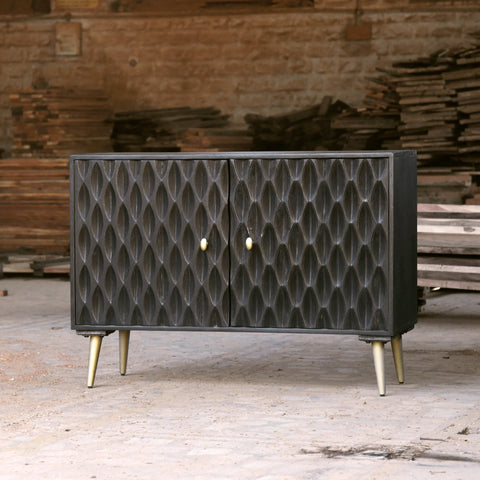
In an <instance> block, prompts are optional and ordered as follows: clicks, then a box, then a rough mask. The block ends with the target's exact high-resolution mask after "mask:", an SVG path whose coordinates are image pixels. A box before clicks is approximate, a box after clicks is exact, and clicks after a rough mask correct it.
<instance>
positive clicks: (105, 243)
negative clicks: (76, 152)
mask: <svg viewBox="0 0 480 480" xmlns="http://www.w3.org/2000/svg"><path fill="white" fill-rule="evenodd" d="M73 168H74V171H73V177H74V178H75V184H74V195H75V198H76V201H75V202H74V205H75V206H74V211H72V215H73V217H74V234H73V237H72V238H73V239H74V240H73V241H74V242H75V244H74V245H73V249H72V251H73V252H74V259H73V261H74V269H73V270H74V272H75V276H76V278H75V279H74V282H75V285H76V286H77V288H76V289H75V296H76V297H75V312H74V315H73V317H74V318H75V326H76V327H77V328H80V329H88V328H95V327H97V326H100V325H102V326H103V328H105V327H109V326H111V327H112V329H114V328H115V326H133V327H135V326H139V325H141V326H147V327H148V326H152V327H162V326H167V327H168V326H170V327H220V326H223V327H226V326H228V325H229V316H230V304H229V268H230V266H229V249H228V235H229V214H228V161H227V160H200V159H195V160H178V159H175V160H170V159H161V160H139V159H131V160H122V161H119V160H114V159H112V160H95V161H92V160H85V161H82V160H77V161H76V162H75V163H74V166H73ZM202 239H205V240H206V242H207V244H206V245H204V246H206V249H205V250H202V248H201V243H202Z"/></svg>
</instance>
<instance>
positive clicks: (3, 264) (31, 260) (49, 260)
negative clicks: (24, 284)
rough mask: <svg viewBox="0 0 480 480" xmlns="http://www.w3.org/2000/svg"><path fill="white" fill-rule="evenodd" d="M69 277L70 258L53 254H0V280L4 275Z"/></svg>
mask: <svg viewBox="0 0 480 480" xmlns="http://www.w3.org/2000/svg"><path fill="white" fill-rule="evenodd" d="M19 274H20V275H33V276H34V277H44V276H47V275H69V274H70V257H69V256H67V255H55V254H29V253H18V252H15V253H7V254H3V255H2V254H0V278H2V277H3V276H5V275H19Z"/></svg>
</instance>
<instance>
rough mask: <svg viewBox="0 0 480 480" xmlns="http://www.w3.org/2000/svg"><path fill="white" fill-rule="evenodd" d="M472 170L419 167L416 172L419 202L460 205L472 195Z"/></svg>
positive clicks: (464, 168)
mask: <svg viewBox="0 0 480 480" xmlns="http://www.w3.org/2000/svg"><path fill="white" fill-rule="evenodd" d="M473 178H474V172H472V171H471V170H470V169H469V168H467V167H461V166H460V167H455V168H454V167H420V168H419V169H418V172H417V200H418V202H419V203H439V204H444V203H446V204H452V205H461V204H464V203H466V201H467V200H468V199H469V198H470V197H472V196H473V192H474V189H475V182H474V180H473Z"/></svg>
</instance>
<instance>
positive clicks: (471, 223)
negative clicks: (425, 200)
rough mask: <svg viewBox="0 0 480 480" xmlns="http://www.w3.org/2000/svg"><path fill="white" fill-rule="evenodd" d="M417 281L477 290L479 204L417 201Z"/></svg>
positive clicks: (479, 274) (479, 272) (479, 282)
mask: <svg viewBox="0 0 480 480" xmlns="http://www.w3.org/2000/svg"><path fill="white" fill-rule="evenodd" d="M417 210H418V220H417V251H418V269H417V272H418V273H417V277H418V278H417V285H418V286H420V287H442V288H459V289H467V290H480V257H479V254H480V206H478V205H439V204H418V207H417Z"/></svg>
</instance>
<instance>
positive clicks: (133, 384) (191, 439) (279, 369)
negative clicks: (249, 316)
mask: <svg viewBox="0 0 480 480" xmlns="http://www.w3.org/2000/svg"><path fill="white" fill-rule="evenodd" d="M1 290H8V296H6V297H0V338H1V345H2V348H1V349H0V432H1V435H0V479H2V480H3V479H22V480H23V479H25V478H31V479H49V480H50V479H62V480H65V479H67V480H69V479H72V480H74V479H82V480H84V479H93V478H95V479H116V480H117V479H142V480H145V479H172V478H175V479H184V478H185V479H199V480H203V479H205V480H207V479H208V480H211V479H213V480H215V479H262V480H287V479H288V480H290V479H292V480H293V479H295V480H297V479H305V480H306V479H320V478H321V479H330V478H331V479H335V480H342V479H352V480H353V479H355V480H359V479H367V478H368V479H376V478H382V479H384V478H389V479H402V480H404V479H425V478H435V479H462V480H467V479H472V480H473V479H475V480H477V478H478V476H479V474H480V453H479V452H480V408H479V407H480V375H479V374H480V361H479V360H480V318H479V315H478V312H479V309H480V294H478V293H463V292H456V293H455V292H445V293H442V294H438V295H436V296H435V297H433V298H430V299H429V300H428V301H427V305H426V307H425V309H424V312H423V313H421V314H420V315H419V321H418V324H417V326H416V327H415V329H414V330H413V331H412V332H410V333H408V334H406V335H405V336H404V342H403V346H404V355H405V371H406V383H405V384H404V385H398V384H397V383H396V380H395V372H394V366H393V359H392V358H391V355H390V348H389V347H387V348H386V350H385V352H386V372H387V396H386V397H383V398H382V397H379V396H378V393H377V388H376V381H375V374H374V370H373V361H372V355H371V351H370V348H369V346H368V345H366V344H365V343H363V342H360V341H358V339H357V337H350V336H338V335H301V334H279V333H274V334H266V333H205V332H163V333H162V332H132V336H131V341H130V355H129V366H128V371H127V375H126V376H125V377H121V376H120V375H118V372H117V370H118V359H117V356H118V345H117V342H118V337H117V334H113V335H111V336H109V337H107V338H106V339H105V340H104V342H103V347H102V352H101V355H100V362H99V366H98V372H97V378H96V382H95V385H96V386H95V388H93V389H87V388H86V376H87V359H88V340H87V339H85V338H83V337H81V336H77V335H76V334H75V333H74V332H72V331H71V330H70V326H69V295H70V293H69V283H68V282H67V281H65V280H62V279H33V278H18V277H12V278H4V279H2V280H0V291H1Z"/></svg>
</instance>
